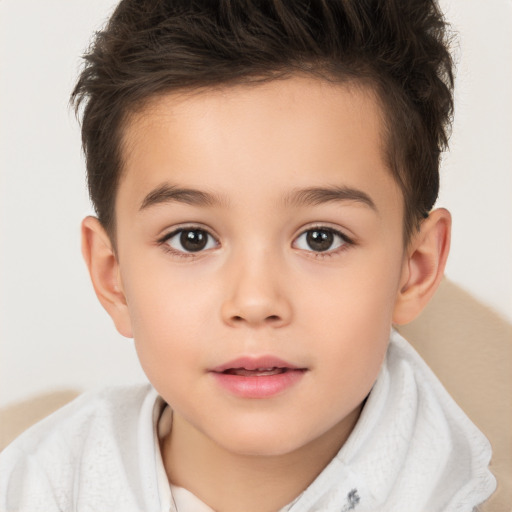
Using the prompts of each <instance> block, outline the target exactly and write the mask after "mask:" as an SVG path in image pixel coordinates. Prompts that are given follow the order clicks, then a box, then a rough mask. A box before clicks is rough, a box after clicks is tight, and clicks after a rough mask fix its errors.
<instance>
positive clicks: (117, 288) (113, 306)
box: [82, 217, 133, 338]
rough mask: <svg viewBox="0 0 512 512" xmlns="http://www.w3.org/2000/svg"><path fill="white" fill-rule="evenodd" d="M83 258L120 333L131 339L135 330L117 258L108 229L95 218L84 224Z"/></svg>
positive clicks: (96, 290) (97, 290) (95, 286)
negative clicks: (133, 329) (132, 325)
mask: <svg viewBox="0 0 512 512" xmlns="http://www.w3.org/2000/svg"><path fill="white" fill-rule="evenodd" d="M82 255H83V257H84V259H85V263H86V264H87V267H88V269H89V275H90V276H91V281H92V285H93V287H94V291H95V292H96V295H97V297H98V299H99V301H100V302H101V305H102V306H103V307H104V308H105V310H106V311H107V313H108V314H109V315H110V317H111V318H112V320H113V321H114V324H115V326H116V328H117V330H118V331H119V332H120V333H121V334H122V335H123V336H126V337H127V338H132V337H133V336H132V327H131V321H130V315H129V313H128V307H127V304H126V298H125V295H124V290H123V285H122V282H121V275H120V272H119V264H118V261H117V257H116V254H115V251H114V248H113V245H112V242H111V240H110V237H109V236H108V235H107V233H106V231H105V229H104V228H103V226H102V225H101V224H100V222H99V220H98V219H97V218H96V217H86V218H85V219H84V220H83V221H82Z"/></svg>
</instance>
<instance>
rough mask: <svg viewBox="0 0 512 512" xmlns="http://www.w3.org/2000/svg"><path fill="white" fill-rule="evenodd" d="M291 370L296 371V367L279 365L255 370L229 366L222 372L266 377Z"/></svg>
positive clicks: (242, 375)
mask: <svg viewBox="0 0 512 512" xmlns="http://www.w3.org/2000/svg"><path fill="white" fill-rule="evenodd" d="M289 371H295V369H293V368H281V367H277V366H273V367H271V368H256V369H254V370H248V369H247V368H228V369H227V370H224V371H223V372H222V373H223V374H225V375H239V376H240V377H264V376H267V375H280V374H282V373H286V372H289Z"/></svg>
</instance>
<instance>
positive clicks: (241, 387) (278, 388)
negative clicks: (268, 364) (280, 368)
mask: <svg viewBox="0 0 512 512" xmlns="http://www.w3.org/2000/svg"><path fill="white" fill-rule="evenodd" d="M304 373H305V370H288V371H286V372H284V373H278V374H276V375H261V376H259V377H258V376H251V377H245V376H241V375H232V374H226V373H216V372H212V375H213V376H214V378H215V379H216V381H217V382H218V383H219V384H220V385H221V386H222V387H223V388H225V389H227V390H228V391H229V392H231V393H232V394H233V395H236V396H239V397H242V398H269V397H272V396H275V395H279V394H280V393H283V392H284V391H286V390H287V389H289V388H291V387H293V386H294V385H295V384H297V383H298V382H299V381H300V380H301V379H302V377H303V376H304Z"/></svg>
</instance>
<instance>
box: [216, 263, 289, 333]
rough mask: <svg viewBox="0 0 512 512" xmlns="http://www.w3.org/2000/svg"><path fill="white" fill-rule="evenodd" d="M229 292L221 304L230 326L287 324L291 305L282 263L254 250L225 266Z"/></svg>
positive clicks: (274, 325)
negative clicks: (228, 266)
mask: <svg viewBox="0 0 512 512" xmlns="http://www.w3.org/2000/svg"><path fill="white" fill-rule="evenodd" d="M226 272H227V273H228V278H227V281H228V282H229V286H228V287H227V293H226V297H225V300H224V302H223V304H222V307H221V315H222V319H223V321H224V322H225V323H226V324H228V325H230V326H234V327H236V326H242V325H246V326H251V327H260V326H264V325H266V326H272V327H283V326H285V325H288V324H289V322H290V320H291V317H292V305H291V302H290V300H289V299H290V298H289V296H288V293H287V292H286V290H285V288H286V286H285V279H286V277H285V275H284V272H282V266H281V265H280V264H279V263H278V262H276V261H275V259H272V260H271V258H270V257H269V256H268V255H265V254H259V255H256V254H252V255H248V256H247V257H246V258H242V259H241V261H238V262H237V264H233V265H231V266H230V268H227V269H226Z"/></svg>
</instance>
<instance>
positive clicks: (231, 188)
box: [116, 77, 406, 455]
mask: <svg viewBox="0 0 512 512" xmlns="http://www.w3.org/2000/svg"><path fill="white" fill-rule="evenodd" d="M379 116H380V111H379V109H378V106H377V103H376V101H375V99H374V98H373V97H372V95H371V94H369V93H368V92H367V91H366V92H365V91H364V90H363V89H362V88H351V89H349V88H348V87H347V86H343V85H328V84H326V83H323V82H320V81H318V80H314V79H307V78H299V77H295V78H292V79H288V80H283V81H274V82H271V83H268V84H265V85H258V86H253V87H248V86H236V87H227V88H224V89H219V90H207V91H205V92H201V93H198V94H195V95H193V94H189V95H187V94H184V95H170V96H166V97H163V98H160V99H158V100H155V101H154V102H153V103H152V104H151V105H150V106H148V107H146V108H145V109H144V110H143V111H142V112H141V113H139V114H138V115H136V116H134V117H133V118H132V119H131V120H130V122H129V123H128V126H127V128H126V132H125V146H124V157H125V167H124V175H123V178H122V180H121V183H120V188H119V193H118V200H117V204H116V218H117V247H118V257H119V275H120V283H121V289H122V291H123V293H124V296H125V297H126V303H127V307H126V313H125V317H126V318H125V321H124V323H123V327H121V328H120V330H121V331H123V333H124V334H126V335H131V334H133V336H134V338H135V343H136V347H137V352H138V355H139V357H140V360H141V363H142V366H143V367H144V369H145V371H146V373H147V375H148V377H149V379H150V380H151V382H152V383H153V385H154V386H155V388H156V389H157V390H158V392H159V393H160V394H161V395H162V396H163V397H164V399H165V400H166V401H167V402H168V403H169V404H170V405H171V406H172V408H173V409H174V411H175V414H176V415H179V417H180V418H181V419H182V420H183V422H184V423H185V424H186V425H188V426H189V427H190V428H195V429H197V430H198V431H199V432H200V433H201V435H204V436H205V439H206V440H208V441H211V440H213V441H214V442H215V443H217V444H218V445H220V446H221V447H222V448H225V449H227V450H229V451H232V452H236V453H245V454H261V455H275V454H283V453H289V452H292V451H294V450H296V449H299V448H301V447H304V446H306V445H308V444H309V443H310V442H312V441H315V440H317V439H320V438H322V436H326V435H329V433H330V432H333V431H338V432H346V434H347V435H348V433H349V431H350V429H351V428H352V426H353V423H354V418H355V417H356V416H357V413H358V411H359V408H360V407H361V403H362V401H363V400H364V398H365V396H366V395H367V394H368V393H369V391H370V389H371V387H372V385H373V383H374V381H375V379H376V377H377V374H378V372H379V368H380V366H381V363H382V361H383V358H384V354H385V351H386V347H387V342H388V336H389V331H390V326H391V323H392V319H393V311H394V306H395V301H396V297H397V294H398V292H399V289H400V287H401V285H402V284H403V283H402V279H403V275H404V274H405V268H406V258H405V256H404V247H403V240H402V225H403V218H402V216H403V200H402V196H401V193H400V190H399V188H398V186H397V184H396V183H395V181H394V180H393V178H392V176H391V173H390V172H389V171H388V169H387V168H386V165H385V162H384V158H383V151H382V140H381V133H380V131H381V121H380V118H379ZM118 325H119V323H118ZM242 368H245V370H244V369H242ZM256 368H260V369H262V368H264V369H268V370H265V371H263V370H260V371H258V370H255V369H256Z"/></svg>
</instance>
